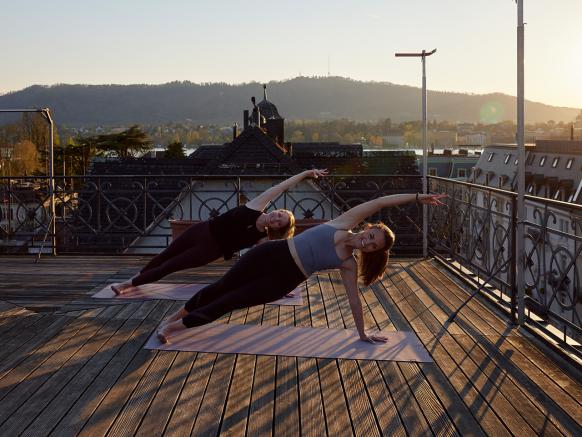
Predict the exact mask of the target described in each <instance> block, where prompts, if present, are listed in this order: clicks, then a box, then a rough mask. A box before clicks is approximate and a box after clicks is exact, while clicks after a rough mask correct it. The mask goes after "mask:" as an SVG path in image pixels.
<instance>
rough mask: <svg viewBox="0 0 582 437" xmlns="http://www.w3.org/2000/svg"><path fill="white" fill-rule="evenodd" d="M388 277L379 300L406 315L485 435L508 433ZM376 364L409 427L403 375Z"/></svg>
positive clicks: (406, 395) (410, 420)
mask: <svg viewBox="0 0 582 437" xmlns="http://www.w3.org/2000/svg"><path fill="white" fill-rule="evenodd" d="M392 278H394V279H396V280H398V278H397V277H396V275H388V276H387V277H386V278H385V279H384V280H383V281H382V284H383V285H384V286H385V290H386V291H387V294H386V296H385V297H386V299H385V300H382V303H383V305H384V304H387V305H393V306H394V307H397V308H398V309H399V310H400V311H402V313H403V314H404V316H405V317H406V319H407V320H408V321H410V323H411V328H412V329H413V330H414V331H415V332H416V333H417V335H418V336H419V338H420V340H421V341H422V342H423V343H424V345H425V347H426V348H427V349H428V350H429V352H430V353H431V356H432V357H433V359H434V360H435V363H436V364H437V365H438V366H439V368H440V369H441V370H442V372H443V374H444V375H446V377H447V378H448V379H449V381H450V383H451V385H452V386H453V387H454V388H455V390H456V392H457V393H458V394H459V397H460V398H461V399H462V400H463V402H464V403H465V405H466V406H467V407H468V408H469V410H470V411H471V413H472V414H473V416H474V418H475V420H476V422H478V423H479V425H480V426H481V427H482V428H483V430H484V431H485V432H486V433H487V434H489V435H499V436H503V435H509V432H508V430H507V429H506V428H505V426H504V425H503V423H502V422H501V420H500V419H499V418H498V417H497V416H496V415H495V413H494V412H493V411H492V410H491V408H490V407H489V405H488V404H487V402H486V401H485V400H484V399H483V397H482V396H481V394H480V393H479V392H478V391H477V389H475V388H474V387H473V386H472V384H471V382H470V380H469V379H468V378H467V377H466V376H465V375H464V374H463V372H462V371H461V370H460V369H459V366H458V365H457V364H456V363H455V362H454V361H453V360H452V358H451V357H450V356H449V354H448V353H447V352H446V350H445V349H444V348H443V347H442V345H441V344H440V343H439V342H438V340H437V339H436V338H435V337H434V336H433V335H432V334H431V333H429V332H428V328H427V326H426V325H424V323H423V321H422V319H421V318H419V317H417V314H416V312H415V310H414V309H413V307H412V306H411V305H410V304H409V303H408V301H407V300H406V299H405V298H404V296H403V295H402V294H401V293H400V290H399V289H398V287H397V286H396V284H395V283H394V282H392ZM387 364H393V363H387ZM380 366H381V368H383V370H384V371H383V375H384V377H385V379H386V384H387V386H388V387H397V388H398V392H397V393H393V397H394V400H395V402H396V404H397V405H400V404H401V405H402V407H401V406H399V408H398V409H399V411H401V416H402V420H403V422H404V423H405V426H406V427H407V429H408V430H411V426H414V413H411V412H409V411H408V410H409V409H410V404H411V402H410V399H408V398H409V393H408V391H407V390H406V389H405V388H404V389H403V387H404V386H403V385H402V379H403V377H402V376H401V375H400V374H399V372H398V371H397V370H396V369H394V368H392V367H391V366H388V365H384V364H383V363H380ZM413 408H414V409H416V408H418V407H417V406H416V404H413ZM403 412H404V413H403ZM412 430H413V429H412Z"/></svg>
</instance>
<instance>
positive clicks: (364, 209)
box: [328, 194, 447, 230]
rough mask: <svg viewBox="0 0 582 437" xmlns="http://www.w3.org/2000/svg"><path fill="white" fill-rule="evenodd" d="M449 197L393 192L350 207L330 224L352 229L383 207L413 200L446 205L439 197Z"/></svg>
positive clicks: (426, 203) (427, 203) (339, 227)
mask: <svg viewBox="0 0 582 437" xmlns="http://www.w3.org/2000/svg"><path fill="white" fill-rule="evenodd" d="M443 197H447V195H446V194H392V195H390V196H382V197H378V198H376V199H373V200H370V201H368V202H364V203H362V204H360V205H358V206H354V207H353V208H350V209H348V210H347V211H346V212H344V213H343V214H342V215H340V216H339V217H337V218H335V219H333V220H330V221H329V222H328V224H330V225H333V226H334V227H336V228H338V229H346V230H348V229H352V228H353V227H354V226H356V225H358V224H359V223H361V222H362V221H364V220H365V219H366V218H367V217H370V216H371V215H372V214H375V213H376V212H378V211H380V210H381V209H383V208H390V207H392V206H398V205H403V204H406V203H411V202H418V203H422V204H425V205H444V204H443V203H442V202H441V201H440V200H439V199H442V198H443Z"/></svg>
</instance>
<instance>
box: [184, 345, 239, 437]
mask: <svg viewBox="0 0 582 437" xmlns="http://www.w3.org/2000/svg"><path fill="white" fill-rule="evenodd" d="M235 358H236V355H226V354H225V355H218V357H217V358H216V362H215V363H214V368H213V369H212V374H211V375H210V381H209V382H208V386H207V390H206V392H205V393H204V397H203V399H202V405H201V406H200V410H199V411H198V415H197V416H196V422H195V423H194V429H193V430H192V432H191V435H192V436H215V435H217V433H218V430H219V429H220V422H221V418H222V412H223V410H224V405H225V403H226V397H227V395H228V389H229V387H230V381H231V377H232V372H233V368H234V363H235Z"/></svg>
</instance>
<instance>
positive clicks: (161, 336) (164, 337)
mask: <svg viewBox="0 0 582 437" xmlns="http://www.w3.org/2000/svg"><path fill="white" fill-rule="evenodd" d="M166 327H167V324H166V325H163V326H160V327H159V328H158V330H157V331H156V336H157V337H158V340H159V341H160V343H162V344H167V343H169V341H168V333H167V332H166Z"/></svg>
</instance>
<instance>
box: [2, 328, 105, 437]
mask: <svg viewBox="0 0 582 437" xmlns="http://www.w3.org/2000/svg"><path fill="white" fill-rule="evenodd" d="M107 321H108V320H107V319H95V320H91V321H90V322H89V323H88V324H87V326H86V327H84V328H83V329H82V330H81V332H80V333H79V334H77V335H75V336H74V337H73V338H72V339H71V340H69V341H68V342H67V343H66V347H63V348H61V349H60V350H58V351H57V352H56V353H54V354H53V355H52V356H51V357H50V358H49V359H48V360H46V362H44V363H43V364H42V365H41V366H40V367H38V368H37V369H36V370H35V371H34V372H32V373H30V374H29V375H28V374H27V375H26V379H24V380H23V379H21V377H22V375H19V372H11V373H10V374H9V375H8V376H12V375H15V376H16V375H18V376H19V378H18V379H20V380H18V379H17V383H18V386H17V387H16V388H14V389H13V390H11V391H10V393H8V395H7V396H6V397H5V398H4V399H3V400H2V402H1V404H0V422H2V426H0V435H16V434H19V433H20V432H22V430H23V429H24V428H25V427H26V425H28V423H30V421H32V420H33V419H34V417H35V416H36V412H38V411H39V409H42V408H44V406H45V405H46V403H47V402H48V401H49V400H50V399H52V397H53V396H54V394H55V391H58V390H60V389H61V388H62V387H63V386H64V385H65V384H66V383H67V382H68V381H69V380H70V379H71V378H72V377H73V376H74V375H75V374H76V373H77V371H78V370H79V368H80V367H82V365H83V364H84V363H85V361H86V359H88V357H90V356H92V355H93V354H94V353H95V352H96V351H97V350H98V349H99V347H100V346H101V344H102V343H103V342H104V341H105V340H106V338H104V337H103V335H102V333H100V331H101V328H102V327H103V325H105V324H106V323H107ZM91 340H93V341H91ZM17 370H18V369H17ZM10 379H13V378H8V377H5V378H3V379H2V381H5V380H10ZM33 394H34V396H33ZM5 415H9V417H6V416H5Z"/></svg>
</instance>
